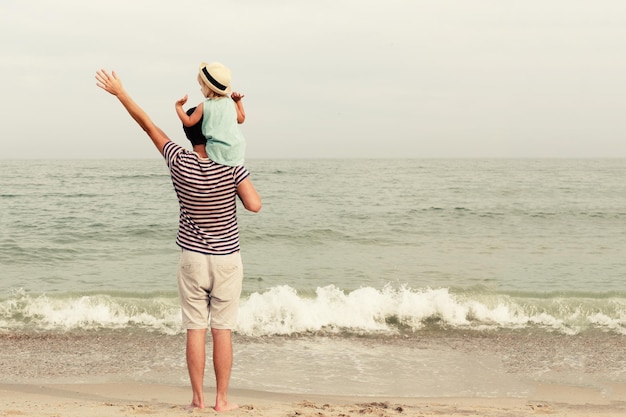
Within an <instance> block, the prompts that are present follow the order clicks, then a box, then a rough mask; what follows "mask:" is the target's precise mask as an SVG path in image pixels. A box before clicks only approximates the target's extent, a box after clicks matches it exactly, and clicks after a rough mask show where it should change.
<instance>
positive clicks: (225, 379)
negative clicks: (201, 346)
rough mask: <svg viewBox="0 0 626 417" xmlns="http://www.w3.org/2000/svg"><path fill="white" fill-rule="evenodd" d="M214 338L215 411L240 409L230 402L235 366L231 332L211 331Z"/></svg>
mask: <svg viewBox="0 0 626 417" xmlns="http://www.w3.org/2000/svg"><path fill="white" fill-rule="evenodd" d="M211 334H212V336H213V368H214V369H215V384H216V386H217V388H216V392H215V411H229V410H234V409H236V408H238V407H239V406H238V405H237V404H233V403H229V402H228V384H229V382H230V371H231V369H232V366H233V345H232V338H231V331H230V330H222V329H211Z"/></svg>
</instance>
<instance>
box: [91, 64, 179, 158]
mask: <svg viewBox="0 0 626 417" xmlns="http://www.w3.org/2000/svg"><path fill="white" fill-rule="evenodd" d="M96 80H97V81H98V82H97V83H96V85H97V86H98V87H100V88H102V89H103V90H104V91H106V92H108V93H111V94H113V95H114V96H115V97H117V99H118V100H119V101H120V103H122V105H123V106H124V108H125V109H126V111H128V113H129V114H130V115H131V117H132V118H133V119H135V121H136V122H137V124H138V125H139V126H141V128H142V129H143V130H144V131H145V132H146V133H147V134H148V136H150V139H152V142H153V143H154V146H156V147H157V149H158V150H159V152H160V153H161V154H163V147H164V146H165V144H166V143H167V142H169V140H170V139H169V138H168V137H167V135H166V134H165V133H164V132H163V131H162V130H161V129H160V128H159V127H158V126H156V125H155V124H154V123H153V122H152V120H151V119H150V117H149V116H148V114H147V113H146V112H145V111H144V110H143V109H142V108H141V107H139V105H138V104H137V103H135V100H133V99H132V98H131V97H130V96H129V95H128V93H127V92H126V90H124V87H122V81H121V80H120V79H119V78H118V77H117V74H116V73H115V71H112V72H111V74H109V73H108V72H106V71H105V70H100V71H97V72H96Z"/></svg>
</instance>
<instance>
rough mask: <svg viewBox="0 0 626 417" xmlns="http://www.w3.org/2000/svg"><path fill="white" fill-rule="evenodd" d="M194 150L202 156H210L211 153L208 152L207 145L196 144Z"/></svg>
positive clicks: (206, 157)
mask: <svg viewBox="0 0 626 417" xmlns="http://www.w3.org/2000/svg"><path fill="white" fill-rule="evenodd" d="M193 151H194V152H195V153H197V154H198V156H199V157H200V158H205V159H208V158H209V155H207V153H206V145H194V146H193Z"/></svg>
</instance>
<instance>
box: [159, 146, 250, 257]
mask: <svg viewBox="0 0 626 417" xmlns="http://www.w3.org/2000/svg"><path fill="white" fill-rule="evenodd" d="M163 155H164V157H165V162H166V163H167V166H168V167H169V169H170V174H171V177H172V184H173V185H174V190H175V191H176V195H177V197H178V203H179V205H180V217H179V222H178V234H177V236H176V244H177V245H178V246H180V247H181V248H183V249H187V250H191V251H194V252H200V253H204V254H208V255H228V254H231V253H234V252H237V251H238V250H239V229H238V226H237V201H236V196H237V186H238V185H239V184H241V182H242V181H243V180H244V179H246V178H247V177H248V176H249V175H250V173H249V172H248V170H247V169H246V168H245V167H243V166H241V165H240V166H236V167H229V166H226V165H220V164H217V163H215V162H213V161H210V160H208V159H206V160H205V159H200V158H199V157H198V155H197V154H196V153H193V152H190V151H188V150H186V149H184V148H183V147H181V146H180V145H178V144H176V143H175V142H172V141H169V142H167V143H166V144H165V146H164V147H163Z"/></svg>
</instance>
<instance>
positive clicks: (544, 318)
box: [0, 285, 626, 336]
mask: <svg viewBox="0 0 626 417" xmlns="http://www.w3.org/2000/svg"><path fill="white" fill-rule="evenodd" d="M625 318H626V301H625V300H622V299H610V300H607V299H602V298H599V299H584V298H572V297H570V298H567V299H563V298H528V297H526V298H523V297H513V296H511V295H505V294H486V293H458V294H457V293H454V292H451V291H450V290H449V289H447V288H425V289H411V288H409V287H406V286H401V287H398V288H394V287H392V286H386V287H384V288H382V289H380V290H379V289H375V288H372V287H363V288H360V289H357V290H354V291H349V292H348V291H345V290H342V289H341V288H338V287H336V286H334V285H329V286H326V287H319V288H317V290H316V291H315V294H299V293H298V291H297V290H296V289H294V288H292V287H290V286H287V285H282V286H276V287H272V288H270V289H268V290H266V291H264V292H254V293H252V294H250V295H249V296H247V297H244V298H242V300H241V304H240V312H239V323H238V327H237V329H236V331H237V332H238V333H240V334H244V335H249V336H264V335H292V334H302V333H313V334H315V333H319V332H322V333H326V334H328V333H330V334H339V335H340V334H363V335H372V336H380V335H385V334H403V335H412V334H413V335H414V334H419V332H420V331H421V330H423V329H425V328H437V329H440V330H454V329H470V330H498V329H524V328H538V329H547V330H550V331H556V332H559V333H563V334H577V333H579V332H581V331H584V330H587V329H590V328H595V329H601V330H606V331H611V332H616V333H619V334H626V320H625ZM0 325H1V326H2V328H4V329H12V330H17V329H25V330H28V329H34V330H53V331H54V330H61V331H63V330H75V329H133V328H140V329H147V330H149V331H157V332H162V333H166V334H175V333H179V332H181V331H182V329H181V318H180V307H179V304H178V299H177V298H176V297H175V296H172V297H170V298H168V297H163V296H155V297H145V296H143V297H135V296H123V295H112V294H102V295H85V296H70V295H68V296H55V297H50V296H46V295H41V296H36V297H30V296H29V295H28V294H25V293H24V292H15V293H14V294H13V295H12V296H11V297H10V298H9V299H7V300H4V301H1V302H0Z"/></svg>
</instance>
